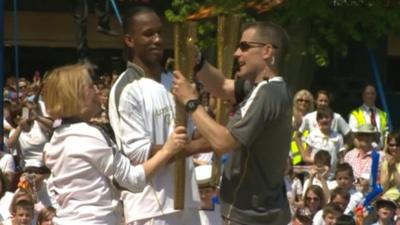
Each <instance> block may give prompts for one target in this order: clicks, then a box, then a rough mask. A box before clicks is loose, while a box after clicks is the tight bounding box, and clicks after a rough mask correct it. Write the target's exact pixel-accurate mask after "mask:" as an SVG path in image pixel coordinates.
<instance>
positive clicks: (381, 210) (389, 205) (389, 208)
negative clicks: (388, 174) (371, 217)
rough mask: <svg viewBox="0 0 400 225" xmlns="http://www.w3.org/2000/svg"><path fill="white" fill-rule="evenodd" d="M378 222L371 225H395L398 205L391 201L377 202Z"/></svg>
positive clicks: (380, 200)
mask: <svg viewBox="0 0 400 225" xmlns="http://www.w3.org/2000/svg"><path fill="white" fill-rule="evenodd" d="M375 208H376V214H377V217H378V219H377V221H376V222H375V223H373V224H371V225H394V224H395V221H394V215H395V212H396V210H397V204H396V203H395V202H393V201H391V200H387V199H378V200H376V202H375Z"/></svg>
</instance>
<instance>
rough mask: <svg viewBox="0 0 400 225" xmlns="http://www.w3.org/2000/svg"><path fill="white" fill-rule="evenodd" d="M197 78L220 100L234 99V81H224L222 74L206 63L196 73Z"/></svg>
mask: <svg viewBox="0 0 400 225" xmlns="http://www.w3.org/2000/svg"><path fill="white" fill-rule="evenodd" d="M197 77H198V79H199V80H200V81H201V83H203V84H204V86H205V88H206V90H207V91H209V92H210V93H211V94H212V95H214V96H216V97H218V98H222V99H229V100H234V99H235V94H234V80H232V79H226V78H225V77H224V74H222V73H221V72H220V71H219V70H218V69H217V68H215V67H214V66H213V65H211V64H209V63H208V62H205V63H204V65H203V67H202V68H201V70H199V71H198V72H197Z"/></svg>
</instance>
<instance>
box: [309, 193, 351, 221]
mask: <svg viewBox="0 0 400 225" xmlns="http://www.w3.org/2000/svg"><path fill="white" fill-rule="evenodd" d="M349 201H350V194H349V192H348V191H347V190H346V189H344V188H341V187H337V188H335V189H334V190H333V191H332V192H331V198H330V201H329V203H333V204H336V205H337V206H339V208H340V211H341V213H340V214H343V212H344V211H345V209H346V207H347V205H348V204H349ZM324 212H325V211H324V210H319V211H318V212H317V213H316V214H315V216H314V218H313V225H324V224H326V221H325V218H324ZM335 218H336V217H335ZM324 221H325V222H324Z"/></svg>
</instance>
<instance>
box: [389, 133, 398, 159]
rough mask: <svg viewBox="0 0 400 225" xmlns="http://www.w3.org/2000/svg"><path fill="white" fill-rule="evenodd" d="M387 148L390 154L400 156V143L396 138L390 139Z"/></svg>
mask: <svg viewBox="0 0 400 225" xmlns="http://www.w3.org/2000/svg"><path fill="white" fill-rule="evenodd" d="M387 149H388V152H389V154H390V155H392V156H393V157H396V158H400V143H397V142H396V139H394V138H390V139H388V141H387Z"/></svg>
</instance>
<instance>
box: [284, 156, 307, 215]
mask: <svg viewBox="0 0 400 225" xmlns="http://www.w3.org/2000/svg"><path fill="white" fill-rule="evenodd" d="M285 187H286V196H287V198H288V201H289V205H290V209H291V211H292V215H294V214H295V212H296V210H297V208H298V207H299V205H300V204H301V199H302V195H303V184H302V182H301V180H300V179H299V178H298V177H297V176H296V174H295V173H294V171H293V165H292V159H291V157H288V160H287V162H286V171H285Z"/></svg>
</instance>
